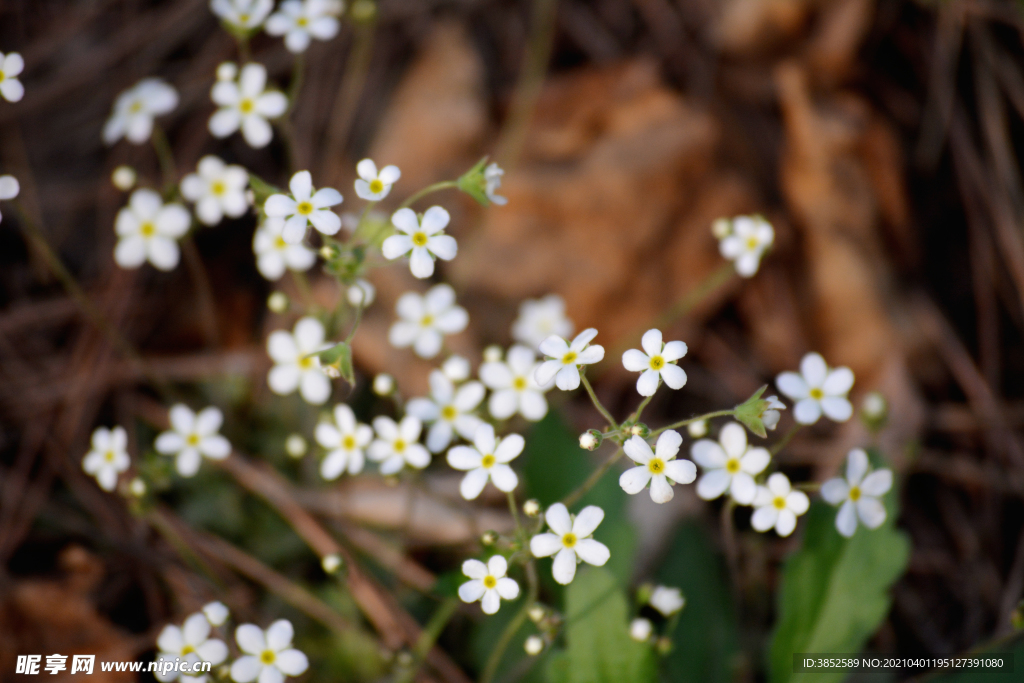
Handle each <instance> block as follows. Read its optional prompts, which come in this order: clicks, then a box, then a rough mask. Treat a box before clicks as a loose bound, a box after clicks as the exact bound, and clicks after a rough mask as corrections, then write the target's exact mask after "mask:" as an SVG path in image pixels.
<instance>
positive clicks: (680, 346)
mask: <svg viewBox="0 0 1024 683" xmlns="http://www.w3.org/2000/svg"><path fill="white" fill-rule="evenodd" d="M640 346H642V347H643V349H644V350H643V351H640V350H639V349H630V350H629V351H626V352H625V353H623V354H622V365H623V366H624V367H625V368H626V369H627V370H629V371H630V372H639V373H641V374H640V379H638V380H637V382H636V390H637V391H638V392H639V393H640V395H641V396H654V392H656V391H657V390H658V383H659V380H661V379H663V380H665V384H667V385H668V386H669V388H670V389H682V388H683V385H684V384H686V372H685V371H684V370H683V369H682V368H681V367H679V366H678V365H676V361H677V360H679V359H680V358H682V357H683V356H685V355H686V351H687V348H686V344H685V342H681V341H671V342H669V343H667V344H664V343H662V340H661V330H647V331H646V332H644V336H643V338H642V339H641V340H640ZM645 352H646V353H645Z"/></svg>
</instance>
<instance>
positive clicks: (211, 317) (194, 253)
mask: <svg viewBox="0 0 1024 683" xmlns="http://www.w3.org/2000/svg"><path fill="white" fill-rule="evenodd" d="M181 242H182V244H181V246H182V252H184V254H185V265H186V267H187V268H188V273H189V276H190V277H191V278H192V286H193V287H195V290H196V298H197V299H198V300H199V318H200V321H201V322H202V326H203V335H204V336H205V337H206V343H207V344H208V345H209V346H217V344H218V342H219V339H220V334H219V332H218V330H217V305H216V303H215V300H214V296H213V288H212V287H211V286H210V277H209V275H208V274H207V272H206V265H205V264H203V258H202V257H201V256H200V255H199V249H197V248H196V243H195V240H193V239H192V236H191V235H186V236H185V238H184V239H183V240H182V241H181Z"/></svg>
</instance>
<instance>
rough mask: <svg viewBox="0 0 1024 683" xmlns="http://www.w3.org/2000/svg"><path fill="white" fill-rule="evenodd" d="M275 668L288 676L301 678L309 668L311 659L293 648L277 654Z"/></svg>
mask: <svg viewBox="0 0 1024 683" xmlns="http://www.w3.org/2000/svg"><path fill="white" fill-rule="evenodd" d="M274 666H276V667H277V668H278V669H280V670H281V673H283V674H285V675H286V676H301V675H302V674H303V673H305V672H306V669H308V668H309V659H307V658H306V655H305V654H303V653H302V652H300V651H299V650H296V649H294V648H291V649H288V650H285V651H284V652H278V653H277V658H276V659H275V660H274Z"/></svg>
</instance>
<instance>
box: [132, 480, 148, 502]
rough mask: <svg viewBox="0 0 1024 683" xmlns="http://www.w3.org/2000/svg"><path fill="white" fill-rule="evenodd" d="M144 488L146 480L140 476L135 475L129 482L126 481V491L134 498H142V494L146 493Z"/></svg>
mask: <svg viewBox="0 0 1024 683" xmlns="http://www.w3.org/2000/svg"><path fill="white" fill-rule="evenodd" d="M146 490H147V487H146V482H145V481H143V480H142V478H141V477H135V478H134V479H132V480H131V481H130V482H128V492H129V493H131V494H132V495H133V496H135V497H136V498H142V497H143V496H144V495H146Z"/></svg>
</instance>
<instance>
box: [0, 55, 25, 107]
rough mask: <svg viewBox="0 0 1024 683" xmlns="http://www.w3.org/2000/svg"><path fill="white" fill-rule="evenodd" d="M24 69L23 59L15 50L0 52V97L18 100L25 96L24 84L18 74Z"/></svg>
mask: <svg viewBox="0 0 1024 683" xmlns="http://www.w3.org/2000/svg"><path fill="white" fill-rule="evenodd" d="M24 69H25V60H24V59H22V58H21V55H20V54H18V53H17V52H8V53H7V55H6V56H5V55H4V53H3V52H0V97H3V98H4V99H5V100H7V101H8V102H20V101H21V98H22V97H24V96H25V86H23V85H22V84H21V81H19V80H18V76H19V75H20V74H21V72H22V71H23V70H24Z"/></svg>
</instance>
